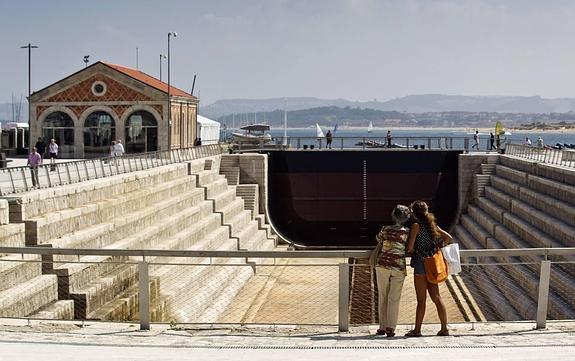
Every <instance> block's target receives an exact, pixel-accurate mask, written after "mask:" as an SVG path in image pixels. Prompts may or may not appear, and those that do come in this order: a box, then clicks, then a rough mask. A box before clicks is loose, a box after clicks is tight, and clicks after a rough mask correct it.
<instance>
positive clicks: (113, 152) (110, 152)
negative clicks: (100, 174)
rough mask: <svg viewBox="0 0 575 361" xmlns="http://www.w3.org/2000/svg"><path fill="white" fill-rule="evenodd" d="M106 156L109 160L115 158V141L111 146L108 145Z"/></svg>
mask: <svg viewBox="0 0 575 361" xmlns="http://www.w3.org/2000/svg"><path fill="white" fill-rule="evenodd" d="M108 156H109V157H110V158H112V157H115V156H116V141H115V140H113V141H112V144H110V148H109V150H108Z"/></svg>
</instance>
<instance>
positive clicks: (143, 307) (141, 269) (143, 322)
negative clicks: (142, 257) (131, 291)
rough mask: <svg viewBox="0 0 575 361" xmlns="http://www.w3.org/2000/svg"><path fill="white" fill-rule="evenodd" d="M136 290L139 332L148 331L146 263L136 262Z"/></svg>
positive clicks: (148, 302) (148, 309) (148, 293)
mask: <svg viewBox="0 0 575 361" xmlns="http://www.w3.org/2000/svg"><path fill="white" fill-rule="evenodd" d="M138 274H139V277H138V288H139V311H140V330H149V329H150V282H149V278H148V262H146V261H141V262H138Z"/></svg>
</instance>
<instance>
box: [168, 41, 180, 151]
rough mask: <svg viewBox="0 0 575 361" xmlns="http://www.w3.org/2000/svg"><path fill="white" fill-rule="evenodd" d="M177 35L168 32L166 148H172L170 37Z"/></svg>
mask: <svg viewBox="0 0 575 361" xmlns="http://www.w3.org/2000/svg"><path fill="white" fill-rule="evenodd" d="M172 36H173V37H174V38H175V37H177V36H178V33H176V32H175V31H174V32H169V33H168V150H170V149H172V104H171V99H170V38H171V37H172Z"/></svg>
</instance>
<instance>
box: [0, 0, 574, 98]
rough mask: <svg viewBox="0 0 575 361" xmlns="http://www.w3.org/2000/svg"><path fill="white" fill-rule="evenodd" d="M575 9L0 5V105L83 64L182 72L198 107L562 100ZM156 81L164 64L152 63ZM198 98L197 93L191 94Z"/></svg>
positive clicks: (1, 1) (442, 0)
mask: <svg viewBox="0 0 575 361" xmlns="http://www.w3.org/2000/svg"><path fill="white" fill-rule="evenodd" d="M573 19H575V1H553V0H550V1H529V0H524V1H519V0H517V1H503V0H502V1H495V0H492V1H488V0H484V1H480V0H475V1H472V0H469V1H467V0H437V1H434V0H396V1H385V0H381V1H376V0H371V1H370V0H307V1H306V0H289V1H288V0H243V1H239V0H237V1H223V0H222V1H217V0H212V1H142V0H139V1H128V0H116V1H108V0H99V1H82V0H76V1H65V0H55V1H54V0H51V1H9V0H0V54H2V56H1V57H0V64H1V66H0V102H8V101H10V99H11V94H12V93H14V94H16V95H17V96H19V95H26V94H27V74H28V70H27V52H26V50H23V49H19V47H20V46H22V45H25V44H27V43H28V42H31V43H32V44H34V45H37V46H39V49H36V50H34V53H33V85H32V88H33V89H36V90H38V89H41V88H43V87H44V86H46V85H49V84H51V83H53V82H55V81H57V80H59V79H61V78H63V77H65V76H67V75H69V74H70V73H72V72H75V71H77V70H79V69H81V68H82V67H83V66H84V63H83V62H82V58H83V56H84V55H88V54H89V55H90V59H91V60H92V61H97V60H103V61H108V62H112V63H117V64H122V65H125V66H131V67H136V48H138V49H139V51H138V53H139V68H140V69H141V70H142V71H145V72H147V73H149V74H151V75H154V76H158V73H159V54H160V53H165V52H166V46H167V33H168V32H169V31H176V32H177V33H178V37H177V38H176V39H174V40H173V42H172V47H171V49H172V82H173V83H174V85H176V86H178V87H180V88H182V89H184V90H189V89H190V87H191V83H192V79H193V76H194V74H197V75H198V80H197V84H196V89H198V90H199V92H200V97H201V102H202V103H203V104H205V105H207V104H210V103H212V102H214V101H216V100H218V99H227V98H272V97H291V96H314V97H320V98H346V99H349V100H372V99H378V100H387V99H391V98H395V97H400V96H404V95H409V94H423V93H442V94H463V95H541V96H544V97H552V98H555V97H575V88H574V87H573V86H572V83H573V78H574V75H575V71H574V68H575V36H574V35H573V34H575V21H573ZM163 69H164V76H165V69H166V67H165V64H164V68H163ZM196 94H197V92H196Z"/></svg>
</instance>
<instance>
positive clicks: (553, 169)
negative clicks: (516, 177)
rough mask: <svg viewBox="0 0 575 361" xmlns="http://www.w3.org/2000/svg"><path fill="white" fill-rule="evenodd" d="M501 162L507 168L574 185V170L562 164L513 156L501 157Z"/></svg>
mask: <svg viewBox="0 0 575 361" xmlns="http://www.w3.org/2000/svg"><path fill="white" fill-rule="evenodd" d="M501 164H503V165H504V166H506V167H509V168H513V169H517V170H520V171H523V172H526V173H527V174H532V175H535V176H539V177H543V178H547V179H550V180H555V181H557V182H559V183H561V184H567V185H571V186H575V172H573V170H572V169H569V168H566V167H564V166H557V165H555V164H548V163H541V162H539V161H536V160H530V159H525V158H520V157H514V156H503V157H501Z"/></svg>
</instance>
